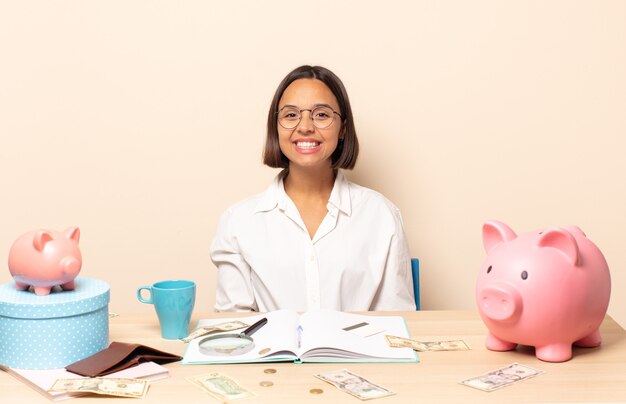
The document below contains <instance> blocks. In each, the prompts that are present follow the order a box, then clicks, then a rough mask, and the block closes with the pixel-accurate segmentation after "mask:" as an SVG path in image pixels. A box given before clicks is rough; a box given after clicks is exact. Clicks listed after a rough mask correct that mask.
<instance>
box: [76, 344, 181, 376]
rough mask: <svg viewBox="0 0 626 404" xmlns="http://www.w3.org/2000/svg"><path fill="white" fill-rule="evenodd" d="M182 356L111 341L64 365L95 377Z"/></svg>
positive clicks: (143, 346)
mask: <svg viewBox="0 0 626 404" xmlns="http://www.w3.org/2000/svg"><path fill="white" fill-rule="evenodd" d="M181 359H182V357H181V356H178V355H173V354H170V353H167V352H163V351H159V350H158V349H154V348H150V347H149V346H145V345H140V344H127V343H124V342H111V345H109V347H108V348H105V349H103V350H102V351H100V352H98V353H96V354H94V355H91V356H89V357H87V358H85V359H82V360H79V361H78V362H74V363H72V364H71V365H68V366H66V367H65V369H66V370H68V371H70V372H72V373H76V374H79V375H81V376H89V377H97V376H104V375H108V374H109V373H114V372H117V371H120V370H122V369H126V368H129V367H131V366H135V365H138V364H140V363H142V362H149V361H152V362H156V363H159V364H162V363H169V362H175V361H179V360H181Z"/></svg>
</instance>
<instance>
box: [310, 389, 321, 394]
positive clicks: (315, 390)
mask: <svg viewBox="0 0 626 404" xmlns="http://www.w3.org/2000/svg"><path fill="white" fill-rule="evenodd" d="M323 392H324V390H322V389H311V390H309V393H311V394H322V393H323Z"/></svg>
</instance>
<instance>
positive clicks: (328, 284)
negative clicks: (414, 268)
mask: <svg viewBox="0 0 626 404" xmlns="http://www.w3.org/2000/svg"><path fill="white" fill-rule="evenodd" d="M327 208H328V212H327V213H326V216H325V217H324V219H323V220H322V223H321V224H320V226H319V228H318V229H317V232H316V233H315V236H314V237H313V239H311V237H310V236H309V233H308V231H307V229H306V226H305V225H304V222H303V221H302V218H301V217H300V213H299V212H298V209H297V208H296V206H295V204H294V203H293V201H292V200H291V198H289V196H288V195H287V194H286V192H285V188H284V186H283V178H282V176H281V175H280V174H279V175H278V176H277V177H276V178H275V180H274V182H273V183H272V184H271V185H270V187H269V188H268V189H267V190H266V191H265V192H263V193H261V194H258V195H256V196H253V197H251V198H249V199H246V200H244V201H242V202H239V203H238V204H235V205H234V206H231V207H230V208H229V209H227V210H226V212H225V213H224V214H223V215H222V217H221V218H220V221H219V224H218V226H217V231H216V234H215V239H214V240H213V243H212V245H211V259H212V261H213V263H214V264H215V265H216V266H217V268H218V273H217V292H216V303H215V310H216V311H249V310H252V311H262V312H266V311H273V310H279V309H292V310H296V311H306V310H311V309H316V308H323V309H332V310H340V311H365V310H415V300H414V297H413V286H412V275H411V259H410V256H409V250H408V245H407V242H406V237H405V235H404V229H403V227H402V218H401V216H400V211H399V210H398V208H396V207H395V206H394V205H393V204H392V203H391V202H390V201H389V200H387V199H386V198H385V197H384V196H382V195H381V194H379V193H378V192H375V191H373V190H371V189H368V188H365V187H361V186H359V185H356V184H353V183H351V182H348V181H347V180H346V179H345V177H344V176H343V174H342V173H341V172H339V173H338V174H337V177H336V179H335V184H334V186H333V190H332V192H331V194H330V198H329V200H328V205H327Z"/></svg>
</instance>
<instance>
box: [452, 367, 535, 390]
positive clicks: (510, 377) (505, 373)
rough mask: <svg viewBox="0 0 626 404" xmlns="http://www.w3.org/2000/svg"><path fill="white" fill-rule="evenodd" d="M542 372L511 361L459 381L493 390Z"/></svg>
mask: <svg viewBox="0 0 626 404" xmlns="http://www.w3.org/2000/svg"><path fill="white" fill-rule="evenodd" d="M542 373H544V371H543V370H539V369H533V368H531V367H528V366H525V365H520V364H519V363H512V364H510V365H508V366H505V367H503V368H500V369H496V370H493V371H491V372H489V373H485V374H484V375H482V376H477V377H472V378H470V379H465V380H462V381H461V382H460V383H461V384H464V385H466V386H469V387H473V388H475V389H479V390H483V391H493V390H497V389H501V388H502V387H506V386H510V385H511V384H514V383H517V382H521V381H522V380H526V379H529V378H531V377H535V376H537V375H540V374H542Z"/></svg>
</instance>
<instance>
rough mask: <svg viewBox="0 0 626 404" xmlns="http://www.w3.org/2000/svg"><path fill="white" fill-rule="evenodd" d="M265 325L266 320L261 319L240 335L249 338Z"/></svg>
mask: <svg viewBox="0 0 626 404" xmlns="http://www.w3.org/2000/svg"><path fill="white" fill-rule="evenodd" d="M265 324H267V318H262V319H260V320H259V321H257V322H256V323H254V324H252V325H251V326H250V327H248V328H246V330H245V331H244V332H242V334H243V335H247V336H250V335H252V334H254V333H255V332H256V331H257V330H258V329H259V328H261V327H263V326H264V325H265Z"/></svg>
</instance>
